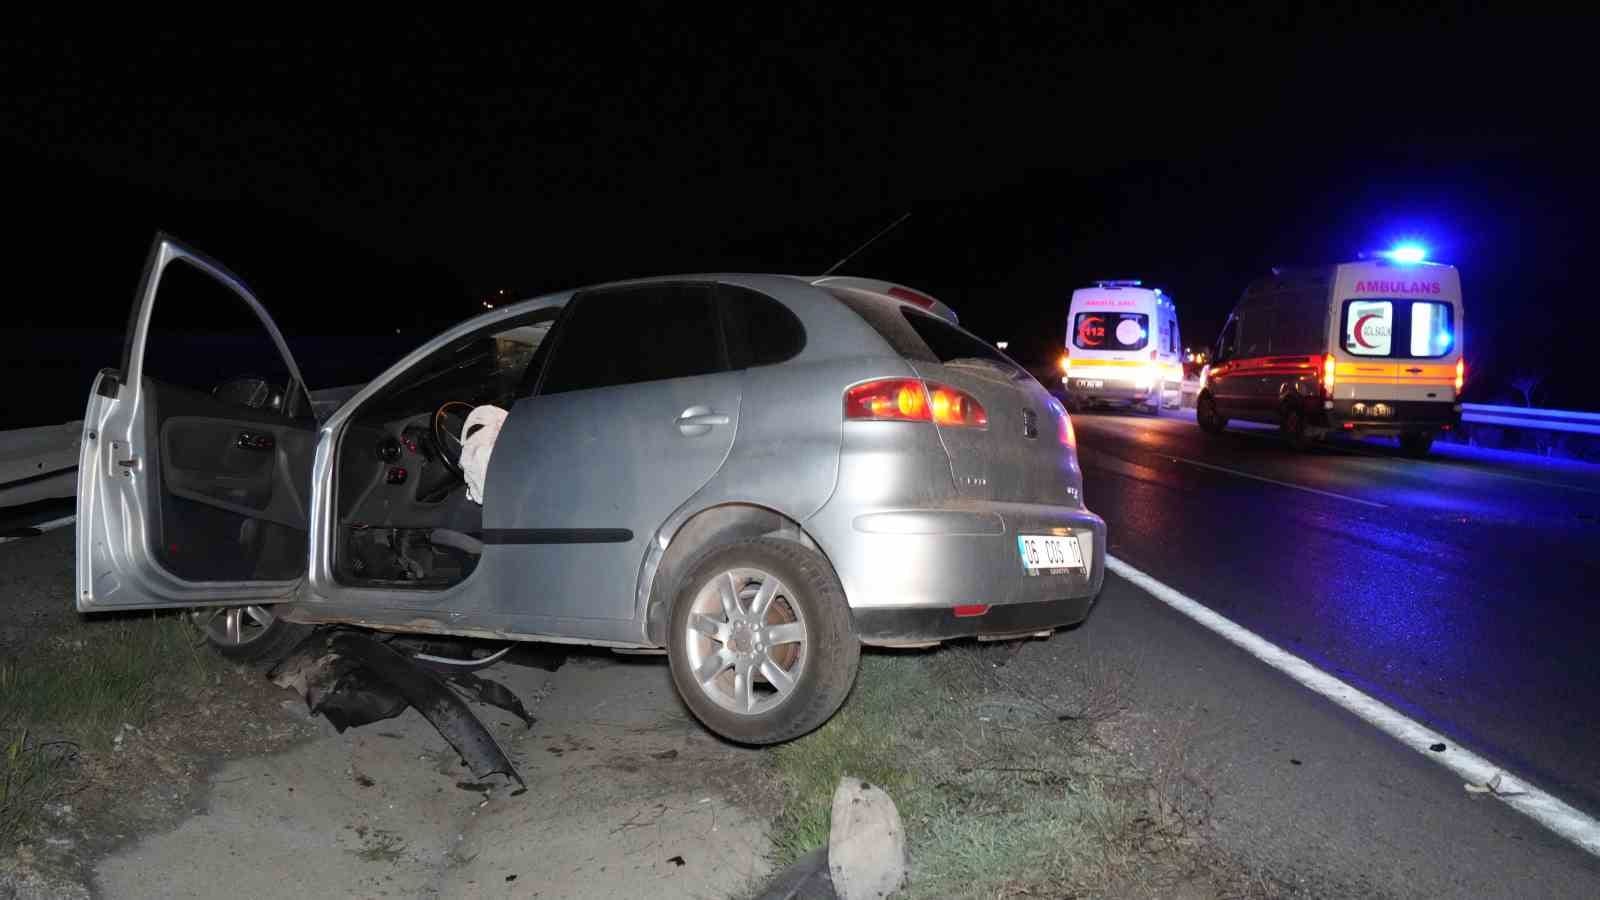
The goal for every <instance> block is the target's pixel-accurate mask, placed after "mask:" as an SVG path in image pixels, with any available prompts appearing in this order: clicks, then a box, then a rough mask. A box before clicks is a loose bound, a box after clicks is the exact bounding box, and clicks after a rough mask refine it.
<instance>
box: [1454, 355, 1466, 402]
mask: <svg viewBox="0 0 1600 900" xmlns="http://www.w3.org/2000/svg"><path fill="white" fill-rule="evenodd" d="M1466 383H1467V361H1466V360H1464V359H1458V360H1456V393H1458V394H1459V393H1461V386H1462V385H1464V384H1466Z"/></svg>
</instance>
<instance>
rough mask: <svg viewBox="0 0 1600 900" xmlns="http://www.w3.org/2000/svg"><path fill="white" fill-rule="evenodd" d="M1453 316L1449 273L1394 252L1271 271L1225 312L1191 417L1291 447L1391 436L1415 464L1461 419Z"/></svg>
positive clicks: (1408, 250)
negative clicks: (1277, 431) (1278, 436)
mask: <svg viewBox="0 0 1600 900" xmlns="http://www.w3.org/2000/svg"><path fill="white" fill-rule="evenodd" d="M1462 334H1463V311H1462V305H1461V278H1460V275H1459V273H1457V271H1456V269H1455V267H1453V266H1447V265H1441V264H1438V263H1432V262H1428V261H1426V259H1425V254H1424V253H1423V251H1422V250H1421V249H1420V248H1416V247H1401V248H1397V249H1395V250H1391V251H1385V252H1382V253H1378V254H1372V255H1370V256H1368V257H1367V258H1364V259H1361V260H1359V261H1357V262H1349V263H1342V264H1339V265H1333V266H1321V267H1315V268H1304V269H1274V270H1272V273H1271V274H1270V275H1267V276H1264V277H1262V278H1259V279H1257V280H1256V281H1254V282H1252V283H1251V284H1250V286H1249V287H1248V288H1246V289H1245V292H1244V295H1243V296H1242V297H1241V298H1240V299H1239V303H1238V305H1237V306H1235V307H1234V310H1233V313H1232V315H1230V316H1229V317H1228V320H1227V323H1226V324H1225V325H1224V326H1223V328H1222V334H1221V335H1220V336H1219V337H1218V338H1217V342H1216V345H1215V347H1214V348H1213V351H1212V359H1211V362H1210V364H1209V365H1208V366H1207V367H1206V368H1205V369H1204V370H1203V371H1202V373H1201V384H1200V393H1199V395H1198V396H1197V397H1196V399H1195V420H1196V421H1197V422H1198V423H1199V425H1200V427H1201V428H1202V429H1203V430H1205V431H1207V432H1210V433H1213V434H1215V433H1219V432H1221V431H1222V429H1223V428H1225V427H1227V424H1228V421H1229V420H1230V419H1241V420H1245V421H1251V422H1266V423H1271V424H1275V425H1277V426H1278V427H1279V428H1281V429H1282V430H1283V432H1284V434H1285V435H1286V436H1287V437H1288V438H1289V441H1290V443H1291V444H1292V445H1293V446H1294V447H1295V448H1296V449H1304V448H1306V447H1307V446H1309V444H1310V443H1311V442H1312V441H1315V440H1317V439H1319V438H1323V437H1326V436H1328V435H1330V434H1341V433H1342V434H1353V435H1384V436H1391V437H1396V438H1398V439H1399V441H1400V446H1401V448H1402V449H1403V450H1405V451H1406V452H1407V453H1408V454H1410V455H1413V456H1425V455H1427V453H1428V449H1429V448H1430V447H1431V446H1432V445H1433V440H1434V438H1435V437H1437V436H1438V435H1439V433H1440V432H1443V431H1449V430H1451V429H1453V428H1457V427H1459V426H1460V423H1461V402H1460V395H1461V387H1462V384H1463V382H1464V381H1465V379H1466V363H1465V362H1464V361H1463V359H1462V356H1461V345H1462Z"/></svg>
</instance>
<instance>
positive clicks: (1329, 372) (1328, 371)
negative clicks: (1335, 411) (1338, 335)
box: [1322, 353, 1338, 399]
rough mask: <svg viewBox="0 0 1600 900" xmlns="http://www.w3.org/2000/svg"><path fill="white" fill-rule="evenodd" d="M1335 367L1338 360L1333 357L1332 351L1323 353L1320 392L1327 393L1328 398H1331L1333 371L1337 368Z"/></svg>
mask: <svg viewBox="0 0 1600 900" xmlns="http://www.w3.org/2000/svg"><path fill="white" fill-rule="evenodd" d="M1337 367H1338V361H1337V360H1335V359H1334V358H1333V354H1332V353H1328V354H1324V355H1323V357H1322V393H1323V394H1325V395H1327V397H1328V398H1329V399H1332V398H1333V372H1334V369H1335V368H1337Z"/></svg>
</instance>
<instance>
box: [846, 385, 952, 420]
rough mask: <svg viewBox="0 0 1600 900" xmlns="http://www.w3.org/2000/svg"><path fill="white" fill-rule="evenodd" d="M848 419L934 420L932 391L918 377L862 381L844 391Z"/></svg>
mask: <svg viewBox="0 0 1600 900" xmlns="http://www.w3.org/2000/svg"><path fill="white" fill-rule="evenodd" d="M844 417H845V418H846V419H882V420H888V421H900V422H931V421H933V416H932V414H931V413H929V412H928V391H927V389H926V388H924V387H923V386H922V382H920V381H918V380H916V379H915V378H885V379H882V380H880V381H868V382H866V383H864V384H858V385H856V386H855V387H853V388H850V389H849V390H848V391H845V394H844Z"/></svg>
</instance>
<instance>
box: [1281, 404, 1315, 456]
mask: <svg viewBox="0 0 1600 900" xmlns="http://www.w3.org/2000/svg"><path fill="white" fill-rule="evenodd" d="M1280 423H1281V425H1280V427H1282V429H1283V436H1284V437H1286V438H1288V439H1289V446H1290V447H1292V448H1294V449H1295V450H1297V451H1299V452H1301V453H1304V452H1305V451H1307V450H1310V449H1311V438H1309V437H1307V436H1306V414H1305V412H1304V411H1302V410H1301V409H1300V407H1298V406H1296V405H1294V404H1292V403H1291V404H1289V405H1287V406H1285V407H1284V408H1283V415H1282V416H1281V417H1280Z"/></svg>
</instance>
